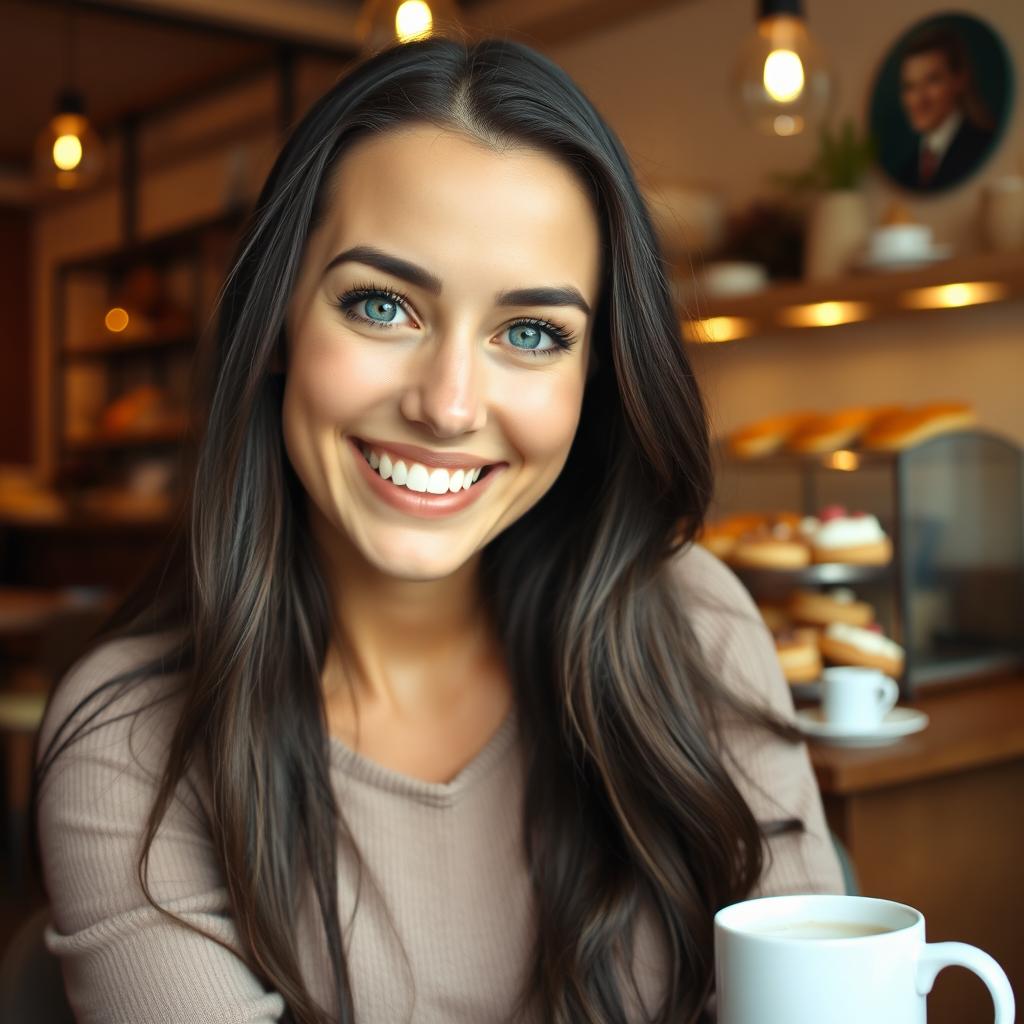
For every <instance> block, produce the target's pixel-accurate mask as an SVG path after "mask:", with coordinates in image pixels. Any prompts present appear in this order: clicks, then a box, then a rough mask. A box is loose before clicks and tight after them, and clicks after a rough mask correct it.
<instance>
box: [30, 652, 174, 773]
mask: <svg viewBox="0 0 1024 1024" xmlns="http://www.w3.org/2000/svg"><path fill="white" fill-rule="evenodd" d="M176 639H177V634H176V633H173V632H164V633H151V634H146V635H141V636H125V637H115V638H112V639H106V640H102V641H100V642H99V643H98V644H96V645H94V646H93V647H91V648H89V649H88V650H87V651H86V652H85V653H83V654H82V655H81V656H80V657H79V658H78V659H77V660H76V661H75V662H74V664H73V665H72V666H71V667H70V668H69V669H68V671H67V672H65V674H64V675H63V676H62V677H61V679H60V680H59V681H58V682H57V684H56V685H55V686H54V688H53V690H52V691H51V694H50V699H49V701H48V703H47V706H46V711H45V714H44V716H43V720H42V723H41V724H40V727H39V736H38V741H37V746H36V751H37V754H36V756H37V761H38V760H40V759H41V758H42V757H43V756H45V755H46V753H47V748H48V747H49V746H50V744H51V742H52V741H53V740H54V739H55V738H56V739H57V740H58V742H60V743H63V741H64V740H65V739H67V738H68V737H69V736H70V735H71V734H72V733H76V732H79V731H80V732H81V738H80V741H78V742H81V743H83V744H84V747H83V750H88V751H89V752H90V753H92V752H95V751H96V750H97V748H98V747H99V746H102V748H103V750H105V751H106V752H107V753H108V754H110V755H114V754H115V753H116V751H117V750H118V748H119V746H122V745H123V744H124V743H125V742H127V741H130V740H132V739H137V736H138V733H137V732H136V731H135V730H136V727H138V726H142V727H143V728H145V729H146V731H147V732H148V733H151V734H153V735H167V734H168V733H169V732H170V730H169V729H168V728H167V726H168V717H169V716H171V715H173V713H174V709H175V706H176V702H175V701H174V700H173V697H174V695H175V688H174V683H175V679H176V677H175V674H174V673H172V672H169V671H167V670H166V669H163V668H162V667H161V665H160V663H159V659H161V658H162V656H163V655H165V654H167V653H168V652H169V651H170V650H171V649H172V647H173V645H174V641H175V640H176ZM154 664H155V665H156V667H155V668H153V669H151V670H150V671H142V670H144V669H146V668H147V666H151V665H154ZM90 737H95V739H90ZM133 749H134V748H133Z"/></svg>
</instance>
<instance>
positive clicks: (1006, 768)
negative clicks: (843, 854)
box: [810, 674, 1024, 1024]
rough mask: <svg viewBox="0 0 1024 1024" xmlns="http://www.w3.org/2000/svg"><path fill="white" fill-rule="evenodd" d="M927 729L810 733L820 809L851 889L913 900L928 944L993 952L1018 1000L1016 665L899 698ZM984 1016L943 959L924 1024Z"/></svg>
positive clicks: (1020, 819)
mask: <svg viewBox="0 0 1024 1024" xmlns="http://www.w3.org/2000/svg"><path fill="white" fill-rule="evenodd" d="M907 706H909V707H915V708H919V709H920V710H922V711H924V712H926V713H927V714H928V715H929V717H930V722H929V724H928V727H927V728H926V729H925V730H924V731H923V732H921V733H918V734H917V735H914V736H908V737H905V738H904V739H902V740H900V741H898V742H897V743H895V744H893V745H890V746H885V747H875V748H861V749H853V748H841V747H832V746H826V745H824V744H820V743H817V742H813V741H812V742H811V744H810V750H811V760H812V762H813V764H814V770H815V773H816V775H817V777H818V783H819V785H820V787H821V792H822V798H823V800H824V804H825V813H826V815H827V817H828V820H829V824H830V825H831V826H832V828H833V830H834V831H835V832H836V833H837V834H838V835H839V837H840V838H841V839H842V840H843V842H844V843H845V844H846V846H847V848H848V849H849V851H850V855H851V858H852V860H853V863H854V866H855V869H856V872H857V876H858V880H859V882H860V887H861V891H862V893H863V894H864V895H865V896H879V897H883V898H885V899H892V900H897V901H899V902H901V903H908V904H911V905H912V906H915V907H917V908H918V909H919V910H920V911H921V912H922V913H923V914H924V915H925V919H926V922H927V934H928V939H929V941H931V942H940V941H946V940H960V941H963V942H970V943H972V944H973V945H976V946H979V947H981V948H982V949H984V950H986V952H988V953H991V954H992V956H994V957H995V958H996V959H997V960H998V961H999V962H1000V963H1001V964H1002V966H1003V968H1004V969H1005V970H1006V973H1007V974H1008V975H1009V977H1010V983H1011V984H1012V986H1013V989H1014V993H1015V995H1016V997H1017V1001H1018V1003H1022V1002H1024V674H1019V675H1007V676H1003V677H998V678H992V679H989V680H984V681H982V680H974V681H961V682H960V683H958V684H953V685H949V684H947V685H945V686H943V687H942V688H941V689H940V688H939V687H934V688H932V689H929V690H926V691H925V695H923V696H921V697H919V698H917V699H915V700H913V701H910V702H907ZM990 1020H992V1009H991V1001H990V999H989V996H988V990H987V989H986V988H985V987H984V985H983V984H982V983H981V982H980V981H979V980H978V979H977V978H975V976H974V975H973V974H970V973H969V972H967V971H965V970H962V969H960V968H947V969H946V970H945V971H943V972H942V973H940V974H939V977H938V979H937V981H936V983H935V987H934V989H933V990H932V995H931V996H929V999H928V1021H929V1024H975V1022H985V1021H990Z"/></svg>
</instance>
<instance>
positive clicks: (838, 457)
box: [821, 448, 860, 473]
mask: <svg viewBox="0 0 1024 1024" xmlns="http://www.w3.org/2000/svg"><path fill="white" fill-rule="evenodd" d="M821 462H822V465H823V466H824V467H825V468H826V469H838V470H839V471H840V472H843V473H853V472H855V471H856V470H857V469H859V468H860V456H859V455H858V454H857V453H856V452H851V451H850V450H849V449H848V448H840V449H839V450H838V451H834V452H829V453H828V454H827V455H826V456H825V457H824V458H823V459H822V460H821Z"/></svg>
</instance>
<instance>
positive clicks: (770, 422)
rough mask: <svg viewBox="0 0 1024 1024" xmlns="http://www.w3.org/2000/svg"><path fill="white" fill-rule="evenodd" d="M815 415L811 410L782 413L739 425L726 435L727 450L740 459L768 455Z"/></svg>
mask: <svg viewBox="0 0 1024 1024" xmlns="http://www.w3.org/2000/svg"><path fill="white" fill-rule="evenodd" d="M816 415H817V413H813V412H791V413H784V414H783V415H781V416H771V417H769V418H768V419H763V420H758V421H757V422H756V423H750V424H748V425H747V426H745V427H740V429H739V430H736V431H734V432H733V433H732V434H730V435H729V437H728V447H729V451H730V452H731V453H732V454H733V455H735V456H736V457H737V458H740V459H756V458H759V457H760V456H762V455H770V454H771V453H772V452H775V451H778V449H779V448H780V447H781V446H782V444H783V442H784V441H785V440H786V438H787V437H789V435H790V434H792V433H793V431H794V430H796V429H797V428H798V427H799V426H800V425H801V424H803V423H804V422H806V421H807V420H809V419H811V418H813V417H815V416H816Z"/></svg>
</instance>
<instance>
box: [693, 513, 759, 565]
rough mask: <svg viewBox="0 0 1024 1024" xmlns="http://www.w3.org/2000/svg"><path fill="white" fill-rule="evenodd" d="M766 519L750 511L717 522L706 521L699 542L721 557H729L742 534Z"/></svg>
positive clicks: (698, 537)
mask: <svg viewBox="0 0 1024 1024" xmlns="http://www.w3.org/2000/svg"><path fill="white" fill-rule="evenodd" d="M764 520H765V517H764V516H763V515H758V514H755V513H750V514H746V515H735V516H728V517H727V518H725V519H720V520H718V521H717V522H713V523H705V524H704V527H703V529H702V530H701V531H700V533H699V534H698V536H697V543H698V544H701V545H702V546H703V547H706V548H707V549H708V550H709V551H710V552H712V554H715V555H717V556H718V557H719V558H722V559H727V558H728V557H729V554H730V553H731V552H732V549H733V548H734V547H735V546H736V541H737V540H738V539H739V538H740V536H741V535H742V534H744V533H746V532H747V531H748V530H752V529H754V528H755V527H757V526H759V525H760V524H761V523H762V522H764Z"/></svg>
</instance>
